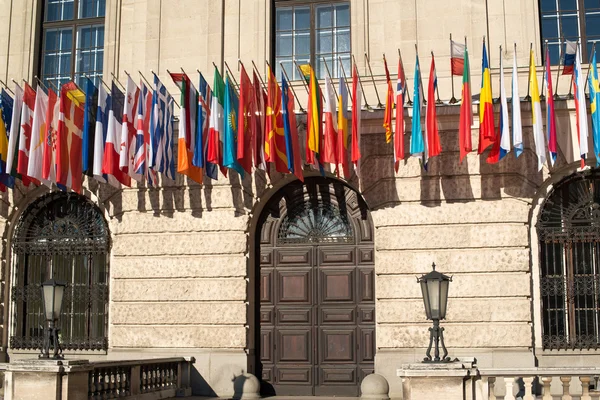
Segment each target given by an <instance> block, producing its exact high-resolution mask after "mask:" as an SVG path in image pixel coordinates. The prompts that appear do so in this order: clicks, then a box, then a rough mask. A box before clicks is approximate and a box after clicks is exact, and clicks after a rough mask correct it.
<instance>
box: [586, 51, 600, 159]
mask: <svg viewBox="0 0 600 400" xmlns="http://www.w3.org/2000/svg"><path fill="white" fill-rule="evenodd" d="M590 66H591V69H590V79H589V81H588V82H589V87H590V110H591V114H592V129H593V133H592V135H593V137H594V154H595V155H596V166H600V109H599V108H598V107H599V106H600V84H599V83H598V68H597V67H596V49H594V54H593V55H592V60H591V62H590Z"/></svg>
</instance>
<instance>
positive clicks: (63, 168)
mask: <svg viewBox="0 0 600 400" xmlns="http://www.w3.org/2000/svg"><path fill="white" fill-rule="evenodd" d="M84 103H85V93H83V92H82V91H81V90H80V89H79V88H78V87H77V85H76V84H75V82H69V83H66V84H64V85H63V87H62V88H61V90H60V117H59V119H58V143H57V145H56V152H57V155H58V157H57V163H56V181H57V183H59V184H61V185H64V186H66V187H69V188H71V189H73V190H74V191H75V192H78V193H79V192H81V183H82V174H83V165H82V158H81V143H82V140H83V139H82V130H83V105H84Z"/></svg>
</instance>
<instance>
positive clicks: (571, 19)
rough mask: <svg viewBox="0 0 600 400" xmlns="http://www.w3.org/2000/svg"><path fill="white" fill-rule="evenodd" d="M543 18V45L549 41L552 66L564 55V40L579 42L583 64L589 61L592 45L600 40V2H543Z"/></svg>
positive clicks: (585, 0) (558, 0)
mask: <svg viewBox="0 0 600 400" xmlns="http://www.w3.org/2000/svg"><path fill="white" fill-rule="evenodd" d="M540 17H541V21H542V43H544V42H545V41H546V40H548V46H549V49H550V61H551V63H552V64H553V65H556V64H558V63H559V59H560V54H561V49H562V52H563V53H564V51H565V45H564V43H565V40H570V41H573V42H575V41H577V40H579V41H580V43H581V58H582V61H583V62H587V61H588V57H589V53H590V51H591V50H592V45H593V43H594V42H595V41H597V40H600V0H540Z"/></svg>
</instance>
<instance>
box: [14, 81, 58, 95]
mask: <svg viewBox="0 0 600 400" xmlns="http://www.w3.org/2000/svg"><path fill="white" fill-rule="evenodd" d="M12 81H13V82H15V80H14V79H13V80H12ZM15 83H17V82H15ZM48 83H49V84H51V85H52V87H54V90H56V93H60V89H59V88H58V86H56V85H55V84H54V83H52V81H48Z"/></svg>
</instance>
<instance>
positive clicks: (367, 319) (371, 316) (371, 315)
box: [358, 306, 375, 326]
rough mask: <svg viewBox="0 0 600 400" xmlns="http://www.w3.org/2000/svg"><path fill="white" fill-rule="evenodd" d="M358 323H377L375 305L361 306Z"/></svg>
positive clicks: (372, 324)
mask: <svg viewBox="0 0 600 400" xmlns="http://www.w3.org/2000/svg"><path fill="white" fill-rule="evenodd" d="M358 323H359V324H361V325H371V326H374V325H375V307H372V306H371V307H359V308H358Z"/></svg>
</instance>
